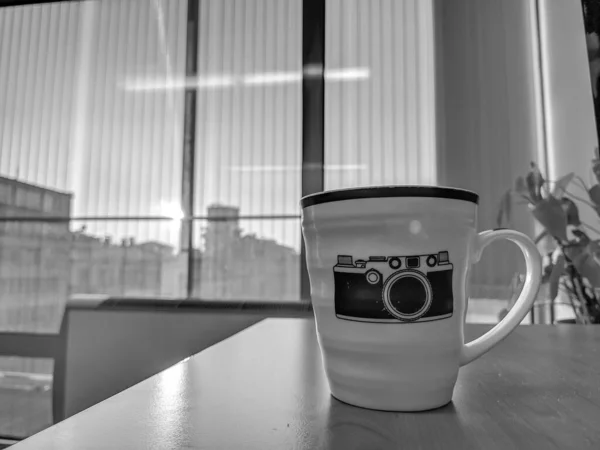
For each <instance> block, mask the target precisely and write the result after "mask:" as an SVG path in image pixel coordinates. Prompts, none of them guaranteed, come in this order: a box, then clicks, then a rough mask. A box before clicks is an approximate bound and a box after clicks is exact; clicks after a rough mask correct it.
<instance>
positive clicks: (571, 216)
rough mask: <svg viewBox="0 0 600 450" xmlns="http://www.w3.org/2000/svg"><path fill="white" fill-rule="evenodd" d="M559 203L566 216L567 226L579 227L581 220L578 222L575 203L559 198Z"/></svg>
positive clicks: (577, 211) (568, 199)
mask: <svg viewBox="0 0 600 450" xmlns="http://www.w3.org/2000/svg"><path fill="white" fill-rule="evenodd" d="M560 201H561V204H562V208H563V210H564V211H565V214H566V216H567V224H568V225H574V226H576V227H578V226H581V220H579V210H578V209H577V205H576V204H575V202H574V201H573V200H571V199H570V198H566V197H564V198H561V199H560Z"/></svg>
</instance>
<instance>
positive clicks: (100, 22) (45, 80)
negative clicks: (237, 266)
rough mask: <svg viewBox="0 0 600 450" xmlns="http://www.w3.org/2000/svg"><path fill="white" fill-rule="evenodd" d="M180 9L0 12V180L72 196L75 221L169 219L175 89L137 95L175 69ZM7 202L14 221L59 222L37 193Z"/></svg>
mask: <svg viewBox="0 0 600 450" xmlns="http://www.w3.org/2000/svg"><path fill="white" fill-rule="evenodd" d="M186 9H187V2H186V1H185V0H157V1H152V2H148V1H145V0H127V1H86V2H69V3H55V4H47V5H35V6H25V7H14V8H2V9H0V79H1V80H2V83H1V85H0V131H1V132H0V146H1V148H2V153H1V157H0V176H2V177H10V178H14V179H17V180H19V181H23V182H26V183H29V184H34V185H39V186H41V187H43V188H46V189H53V190H58V191H62V192H68V193H70V195H71V206H70V208H71V209H70V211H71V212H72V213H73V214H74V215H76V216H83V215H88V216H89V215H93V216H105V215H121V216H125V215H127V216H141V215H143V216H147V215H154V216H164V215H169V213H170V212H171V209H172V205H173V204H178V203H179V199H180V192H181V161H182V160H181V151H179V149H180V148H181V145H182V139H183V137H182V114H183V101H182V99H183V97H182V91H181V90H174V89H169V90H164V89H154V88H153V87H152V85H151V86H150V89H146V88H147V87H148V79H151V80H154V81H156V80H162V81H163V82H164V81H165V80H169V79H171V78H173V77H176V76H180V75H181V74H182V73H183V71H184V52H185V30H186V23H185V19H186ZM7 195H9V193H2V194H0V201H1V199H2V198H5V197H6V196H7ZM13 195H14V196H15V202H16V204H17V205H18V206H19V208H22V209H20V210H19V211H18V213H20V214H24V215H29V214H31V212H30V211H27V209H29V210H34V211H40V210H43V211H46V212H50V211H52V212H61V213H64V215H67V214H68V211H66V210H65V209H64V208H59V209H56V207H55V205H54V204H53V200H52V199H41V198H40V191H38V190H35V189H32V188H31V189H29V190H27V191H26V192H25V191H22V190H20V189H17V190H16V192H15V193H13ZM65 201H66V200H65ZM16 213H17V211H13V214H15V215H16Z"/></svg>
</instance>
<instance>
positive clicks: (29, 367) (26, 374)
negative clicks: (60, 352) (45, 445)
mask: <svg viewBox="0 0 600 450" xmlns="http://www.w3.org/2000/svg"><path fill="white" fill-rule="evenodd" d="M53 366H54V363H53V361H52V360H48V359H30V358H6V357H0V436H6V437H10V438H19V439H20V438H25V437H27V436H30V435H32V434H34V433H37V432H38V431H41V430H43V429H44V428H47V427H49V426H50V425H52V372H53Z"/></svg>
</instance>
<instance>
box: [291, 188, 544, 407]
mask: <svg viewBox="0 0 600 450" xmlns="http://www.w3.org/2000/svg"><path fill="white" fill-rule="evenodd" d="M477 203H478V196H477V194H475V193H473V192H470V191H466V190H462V189H454V188H445V187H433V186H381V187H369V188H356V189H341V190H336V191H327V192H321V193H318V194H312V195H309V196H306V197H304V198H302V200H301V206H302V233H303V236H304V242H305V246H306V262H307V266H308V273H309V277H310V285H311V297H312V304H313V308H314V312H315V318H316V325H317V336H318V341H319V345H320V348H321V353H322V358H323V365H324V368H325V372H326V374H327V379H328V381H329V387H330V391H331V394H332V395H333V396H334V397H336V398H337V399H339V400H341V401H343V402H345V403H349V404H351V405H355V406H361V407H365V408H371V409H379V410H386V411H422V410H427V409H433V408H437V407H440V406H443V405H445V404H447V403H449V402H450V401H451V400H452V393H453V390H454V385H455V384H456V380H457V377H458V369H459V367H460V366H463V365H465V364H468V363H469V362H471V361H473V360H474V359H476V358H478V357H480V356H481V355H483V354H484V353H485V352H487V351H488V350H490V349H491V348H492V347H493V346H494V345H496V344H497V343H498V342H500V341H501V340H502V339H504V338H505V337H506V336H507V335H508V334H509V333H510V332H511V331H512V330H513V329H514V328H515V327H516V326H517V325H518V324H519V323H520V322H521V321H522V320H523V318H524V317H525V315H526V314H527V312H528V311H529V309H530V308H531V306H532V304H533V301H534V299H535V297H536V295H537V292H538V290H539V287H540V282H541V272H542V263H541V257H540V254H539V251H538V249H537V248H536V246H535V244H534V243H533V242H532V241H531V239H529V238H528V237H527V236H525V235H524V234H522V233H519V232H517V231H514V230H505V229H502V230H494V231H484V232H482V233H477ZM497 239H508V240H510V241H513V242H514V243H516V244H517V245H518V246H519V248H520V249H521V250H522V252H523V255H524V256H525V261H526V264H527V275H526V279H525V285H524V287H523V290H522V292H521V295H520V296H519V299H518V300H517V302H516V303H515V305H514V307H513V308H512V309H511V310H510V312H509V313H508V314H507V315H506V316H505V317H504V319H503V320H502V321H501V322H500V323H498V324H497V325H496V326H495V327H494V328H492V329H491V330H490V331H489V332H488V333H486V334H484V335H483V336H481V337H480V338H479V339H476V340H475V341H473V342H469V343H468V344H465V343H464V331H463V329H464V323H465V318H466V312H467V298H466V285H467V273H468V270H469V268H470V266H471V264H473V263H476V262H477V261H478V260H479V258H480V256H481V252H482V250H483V249H484V248H485V247H486V246H487V245H489V244H490V243H491V242H493V241H495V240H497Z"/></svg>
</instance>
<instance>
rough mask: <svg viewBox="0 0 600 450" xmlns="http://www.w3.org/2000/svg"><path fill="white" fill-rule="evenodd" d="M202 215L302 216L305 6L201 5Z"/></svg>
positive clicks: (214, 1)
mask: <svg viewBox="0 0 600 450" xmlns="http://www.w3.org/2000/svg"><path fill="white" fill-rule="evenodd" d="M199 28H200V36H199V48H198V63H199V67H198V80H197V83H198V86H199V90H198V112H197V135H196V139H197V145H196V149H197V155H196V174H195V179H196V189H195V199H196V202H195V215H197V216H205V215H206V214H207V208H208V206H209V205H212V204H215V203H220V204H224V205H229V206H235V207H237V208H240V214H242V215H244V216H248V215H257V214H258V215H272V214H275V215H280V214H299V205H298V200H299V198H300V192H301V191H300V175H301V172H300V167H301V155H302V150H301V144H302V143H301V138H302V134H301V131H300V130H301V125H302V122H301V121H302V83H301V65H302V1H301V0H208V1H202V2H201V3H200V27H199Z"/></svg>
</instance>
